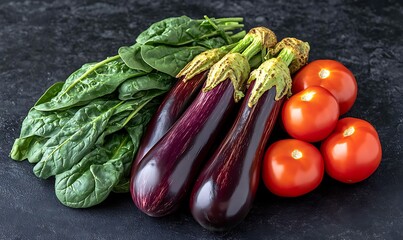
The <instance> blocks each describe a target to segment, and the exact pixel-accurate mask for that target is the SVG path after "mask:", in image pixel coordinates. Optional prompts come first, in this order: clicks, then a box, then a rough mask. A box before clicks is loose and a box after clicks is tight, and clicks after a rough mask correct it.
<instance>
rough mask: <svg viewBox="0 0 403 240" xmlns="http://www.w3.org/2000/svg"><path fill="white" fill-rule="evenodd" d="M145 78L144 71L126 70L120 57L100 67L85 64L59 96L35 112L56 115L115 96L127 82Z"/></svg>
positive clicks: (111, 58) (108, 60) (70, 78)
mask: <svg viewBox="0 0 403 240" xmlns="http://www.w3.org/2000/svg"><path fill="white" fill-rule="evenodd" d="M144 74H145V73H144V72H143V71H138V70H134V69H130V68H129V67H128V66H126V64H125V63H124V62H123V61H122V59H121V58H120V57H119V55H117V56H114V57H110V58H107V59H105V60H104V61H101V62H98V63H89V64H84V65H83V66H82V67H81V68H80V69H78V70H77V71H76V72H74V73H73V74H71V75H70V76H69V78H67V80H66V82H65V84H64V85H63V88H62V90H61V91H60V92H59V93H58V94H57V96H55V97H54V98H52V99H51V100H50V101H48V102H45V103H41V104H38V105H36V106H35V108H36V109H37V110H40V111H54V110H59V109H65V108H69V107H71V106H77V105H82V104H83V103H87V102H88V101H90V100H93V99H95V98H99V97H102V96H105V95H107V94H110V93H112V92H113V91H114V90H115V89H116V88H117V87H118V86H119V85H120V84H121V83H122V82H124V81H125V80H126V79H129V78H131V77H135V76H140V75H144Z"/></svg>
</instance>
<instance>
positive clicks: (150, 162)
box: [130, 80, 236, 217]
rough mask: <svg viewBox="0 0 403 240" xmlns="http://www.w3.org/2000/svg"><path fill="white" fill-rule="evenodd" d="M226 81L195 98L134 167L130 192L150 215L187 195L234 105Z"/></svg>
mask: <svg viewBox="0 0 403 240" xmlns="http://www.w3.org/2000/svg"><path fill="white" fill-rule="evenodd" d="M233 94H234V88H233V86H232V83H231V81H229V80H226V81H223V82H222V83H220V84H219V85H217V86H216V87H215V88H213V89H212V90H210V91H208V92H203V91H200V93H199V94H198V95H197V97H196V99H195V100H194V101H193V102H192V104H191V105H190V106H189V107H188V109H187V110H186V111H185V112H184V113H183V115H182V116H181V117H180V118H179V119H178V121H177V122H176V123H175V124H174V125H173V126H172V127H171V128H170V129H169V131H168V132H167V133H166V134H165V135H164V136H163V137H162V138H161V140H160V141H159V142H158V143H157V144H156V145H155V146H154V147H153V148H151V150H150V151H149V152H148V153H147V154H146V155H145V156H144V158H143V159H142V160H141V161H140V163H139V164H138V166H137V167H136V168H135V169H134V171H133V173H132V176H131V181H130V193H131V196H132V199H133V201H134V203H135V204H136V206H137V207H138V208H139V209H140V210H141V211H143V212H144V213H146V214H147V215H149V216H153V217H161V216H164V215H167V214H169V213H171V212H173V211H175V210H176V209H177V208H178V206H179V205H180V203H181V202H182V200H183V198H184V197H185V196H187V195H188V194H189V192H190V191H191V189H192V184H193V183H194V180H195V179H196V177H197V174H198V172H199V171H200V168H201V166H202V164H203V161H204V160H206V157H207V156H206V154H207V153H208V150H209V148H210V147H211V144H212V143H213V140H214V137H215V134H216V133H217V132H218V129H220V128H221V127H222V126H223V124H224V122H225V120H226V116H227V115H228V114H229V113H230V112H231V110H232V109H233V108H234V107H235V106H236V104H235V101H234V99H233Z"/></svg>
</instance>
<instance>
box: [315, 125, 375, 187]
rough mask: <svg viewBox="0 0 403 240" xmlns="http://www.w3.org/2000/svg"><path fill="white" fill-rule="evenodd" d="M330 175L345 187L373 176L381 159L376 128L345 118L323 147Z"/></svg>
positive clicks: (327, 170) (324, 142)
mask: <svg viewBox="0 0 403 240" xmlns="http://www.w3.org/2000/svg"><path fill="white" fill-rule="evenodd" d="M321 152H322V155H323V159H324V161H325V168H326V172H327V174H329V176H331V177H332V178H334V179H336V180H338V181H341V182H344V183H356V182H360V181H362V180H364V179H366V178H368V177H369V176H371V175H372V174H373V173H374V172H375V170H376V169H377V168H378V166H379V164H380V162H381V159H382V147H381V142H380V140H379V137H378V133H377V132H376V130H375V128H374V127H373V126H372V125H371V124H370V123H368V122H367V121H365V120H362V119H358V118H351V117H348V118H343V119H341V120H339V121H338V123H337V126H336V129H335V130H334V132H333V133H332V134H331V135H330V136H329V137H328V138H327V139H326V140H325V141H323V143H322V145H321Z"/></svg>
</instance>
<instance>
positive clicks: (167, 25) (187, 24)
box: [136, 16, 198, 45]
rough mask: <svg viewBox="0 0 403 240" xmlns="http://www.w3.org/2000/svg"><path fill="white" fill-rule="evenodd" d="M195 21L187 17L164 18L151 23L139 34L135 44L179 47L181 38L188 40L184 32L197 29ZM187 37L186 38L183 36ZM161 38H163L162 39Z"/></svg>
mask: <svg viewBox="0 0 403 240" xmlns="http://www.w3.org/2000/svg"><path fill="white" fill-rule="evenodd" d="M197 25H198V24H197V21H194V20H192V19H191V18H189V17H187V16H180V17H171V18H166V19H164V20H162V21H159V22H156V23H153V24H152V25H151V26H150V27H149V28H148V29H147V30H145V31H143V32H142V33H140V34H139V36H138V37H137V39H136V42H137V43H141V44H147V43H148V44H149V43H162V44H175V45H179V44H178V43H180V42H181V41H180V39H181V38H184V39H185V38H186V39H188V37H189V35H187V34H186V30H187V29H189V28H193V27H197ZM183 35H187V36H183ZM162 36H163V37H162Z"/></svg>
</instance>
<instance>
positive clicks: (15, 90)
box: [0, 0, 403, 239]
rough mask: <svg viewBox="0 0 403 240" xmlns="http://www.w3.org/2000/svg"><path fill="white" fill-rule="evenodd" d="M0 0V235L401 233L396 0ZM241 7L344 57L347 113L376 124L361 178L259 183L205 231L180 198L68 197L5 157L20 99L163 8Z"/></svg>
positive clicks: (197, 12) (23, 103) (401, 88)
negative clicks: (232, 221)
mask: <svg viewBox="0 0 403 240" xmlns="http://www.w3.org/2000/svg"><path fill="white" fill-rule="evenodd" d="M301 2H302V3H300V1H294V0H293V1H290V0H279V1H264V0H260V1H255V2H252V1H240V2H239V3H237V2H236V1H211V2H210V1H206V0H202V1H190V0H179V1H177V0H174V1H161V2H158V1H149V0H140V1H134V0H133V1H112V0H110V1H102V2H97V1H79V0H74V1H69V0H60V1H31V0H25V1H0V158H1V159H0V239H177V238H184V239H218V238H228V239H246V238H248V239H403V230H401V229H402V227H403V186H402V182H403V169H402V166H403V163H402V159H401V158H402V144H403V141H402V132H403V107H402V100H403V99H402V92H403V83H402V81H403V73H402V67H403V60H402V58H403V40H402V37H403V36H402V32H403V31H402V30H403V4H402V2H401V1H397V0H396V1H367V2H365V1H340V0H329V1H301ZM183 14H185V15H188V16H190V17H195V18H201V17H202V16H203V15H204V14H208V15H209V16H211V17H223V16H242V17H244V18H245V22H246V29H249V28H251V27H253V26H257V25H263V26H267V27H269V28H271V29H273V31H275V32H276V34H277V35H278V37H279V38H282V37H285V36H293V37H297V38H300V39H303V40H305V41H308V42H309V43H310V45H311V55H310V59H311V60H314V59H320V58H330V59H336V60H339V61H341V62H342V63H344V64H345V65H346V66H347V67H348V68H350V70H351V71H352V72H353V73H354V74H355V76H356V78H357V81H358V87H359V90H358V91H359V92H358V98H357V101H356V103H355V105H354V107H353V108H352V110H351V111H350V112H349V113H348V114H347V115H348V116H354V117H358V118H364V119H366V120H367V121H369V122H371V123H372V124H373V125H374V126H375V127H376V128H377V130H378V132H379V136H380V138H381V142H382V145H383V161H382V163H381V165H380V168H379V169H378V170H377V172H376V173H375V174H374V175H373V176H372V177H370V178H369V179H368V180H366V181H364V182H362V183H359V184H355V185H344V184H340V183H337V182H336V181H334V180H331V179H329V178H325V179H324V182H323V183H322V184H321V186H320V187H319V188H318V189H317V190H315V191H314V192H312V193H310V194H308V195H306V196H304V197H300V198H295V199H282V198H277V197H274V196H272V195H271V194H269V193H268V192H267V191H266V190H265V189H264V188H261V189H259V192H258V195H257V199H256V202H255V204H254V207H253V208H252V210H251V212H250V214H249V215H248V217H247V218H246V219H245V221H244V222H243V223H242V224H240V225H239V226H238V227H236V228H235V229H234V230H232V231H229V232H225V233H210V232H208V231H207V230H204V229H203V228H201V227H200V226H199V225H198V224H197V223H196V222H195V221H194V220H193V219H192V217H191V215H190V214H189V213H188V212H187V209H186V208H183V209H182V210H181V211H180V212H178V213H176V214H173V215H171V216H168V217H165V218H161V219H155V218H150V217H148V216H146V215H144V214H142V213H141V212H140V211H138V210H137V209H136V208H135V206H134V204H133V203H132V201H131V199H130V195H129V194H123V195H118V194H114V195H112V196H110V197H109V198H108V199H107V200H106V201H105V202H104V203H102V204H101V205H99V206H97V207H93V208H90V209H81V210H77V209H70V208H67V207H64V206H63V205H61V204H60V203H59V202H58V200H57V199H56V197H55V194H54V189H53V187H54V186H53V180H40V179H37V178H36V177H35V176H34V175H33V173H32V167H33V166H32V165H30V164H29V163H28V162H23V163H19V162H14V161H12V160H11V159H10V158H9V157H8V154H9V151H10V149H11V146H12V143H13V141H14V138H16V137H17V136H18V134H19V130H20V129H19V128H20V125H21V122H22V120H23V118H24V117H25V115H26V113H27V112H28V110H29V108H30V107H31V106H32V105H33V104H34V102H35V100H36V99H37V98H38V97H39V96H40V95H41V93H42V92H43V91H44V90H45V89H46V88H47V87H48V86H50V85H51V84H52V83H53V82H56V81H61V80H64V79H65V78H66V77H67V76H68V75H69V74H70V73H71V72H72V71H74V70H75V69H77V68H78V67H80V66H81V65H82V64H83V63H85V62H89V61H99V60H102V59H104V58H105V57H106V56H111V55H114V54H116V51H117V49H118V48H119V46H122V45H128V44H131V43H133V42H134V40H135V37H136V36H137V34H139V33H140V32H141V31H142V30H144V29H145V28H146V27H147V26H148V25H149V24H150V23H152V22H155V21H158V20H161V19H163V18H166V17H170V16H178V15H183Z"/></svg>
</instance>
